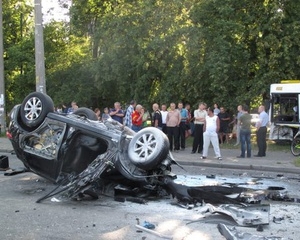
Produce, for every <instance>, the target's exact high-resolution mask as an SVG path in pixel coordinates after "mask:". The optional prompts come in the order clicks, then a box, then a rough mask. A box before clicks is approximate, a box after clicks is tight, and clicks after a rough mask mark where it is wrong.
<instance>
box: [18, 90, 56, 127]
mask: <svg viewBox="0 0 300 240" xmlns="http://www.w3.org/2000/svg"><path fill="white" fill-rule="evenodd" d="M53 111H54V104H53V101H52V99H51V98H50V97H49V96H48V95H46V94H44V93H41V92H33V93H30V94H29V95H28V96H27V97H26V98H25V99H24V100H23V102H22V104H21V120H22V122H23V124H24V125H26V126H27V127H29V128H36V127H38V126H39V125H40V124H41V123H42V122H43V121H44V120H45V118H46V116H47V114H48V113H49V112H53Z"/></svg>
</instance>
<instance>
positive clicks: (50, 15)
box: [41, 0, 69, 23]
mask: <svg viewBox="0 0 300 240" xmlns="http://www.w3.org/2000/svg"><path fill="white" fill-rule="evenodd" d="M41 2H42V12H43V19H44V22H46V23H47V22H49V21H50V20H51V19H55V20H56V21H60V20H68V19H69V17H68V16H66V14H67V13H68V10H67V9H63V8H61V7H60V6H59V3H58V0H41Z"/></svg>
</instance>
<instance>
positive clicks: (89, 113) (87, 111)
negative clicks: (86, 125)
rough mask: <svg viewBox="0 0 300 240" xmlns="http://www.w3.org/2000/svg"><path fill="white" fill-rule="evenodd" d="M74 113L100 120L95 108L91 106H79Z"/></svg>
mask: <svg viewBox="0 0 300 240" xmlns="http://www.w3.org/2000/svg"><path fill="white" fill-rule="evenodd" d="M73 114H75V115H78V116H81V117H85V118H87V119H90V120H93V121H97V120H98V118H97V116H96V114H95V112H94V111H93V110H91V109H89V108H85V107H81V108H78V109H77V110H76V111H74V113H73Z"/></svg>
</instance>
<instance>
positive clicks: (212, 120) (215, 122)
mask: <svg viewBox="0 0 300 240" xmlns="http://www.w3.org/2000/svg"><path fill="white" fill-rule="evenodd" d="M207 113H208V116H206V118H205V121H204V126H203V132H204V133H203V155H202V157H201V159H206V158H207V154H208V148H209V145H210V143H212V145H213V148H214V151H215V155H216V157H215V158H217V159H218V160H222V157H221V153H220V147H219V138H218V131H219V128H220V119H219V118H218V116H216V115H214V109H213V108H209V109H208V112H207Z"/></svg>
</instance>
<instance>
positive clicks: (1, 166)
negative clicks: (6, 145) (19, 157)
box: [0, 155, 9, 171]
mask: <svg viewBox="0 0 300 240" xmlns="http://www.w3.org/2000/svg"><path fill="white" fill-rule="evenodd" d="M7 169H9V161H8V156H6V155H1V156H0V171H6V170H7Z"/></svg>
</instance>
